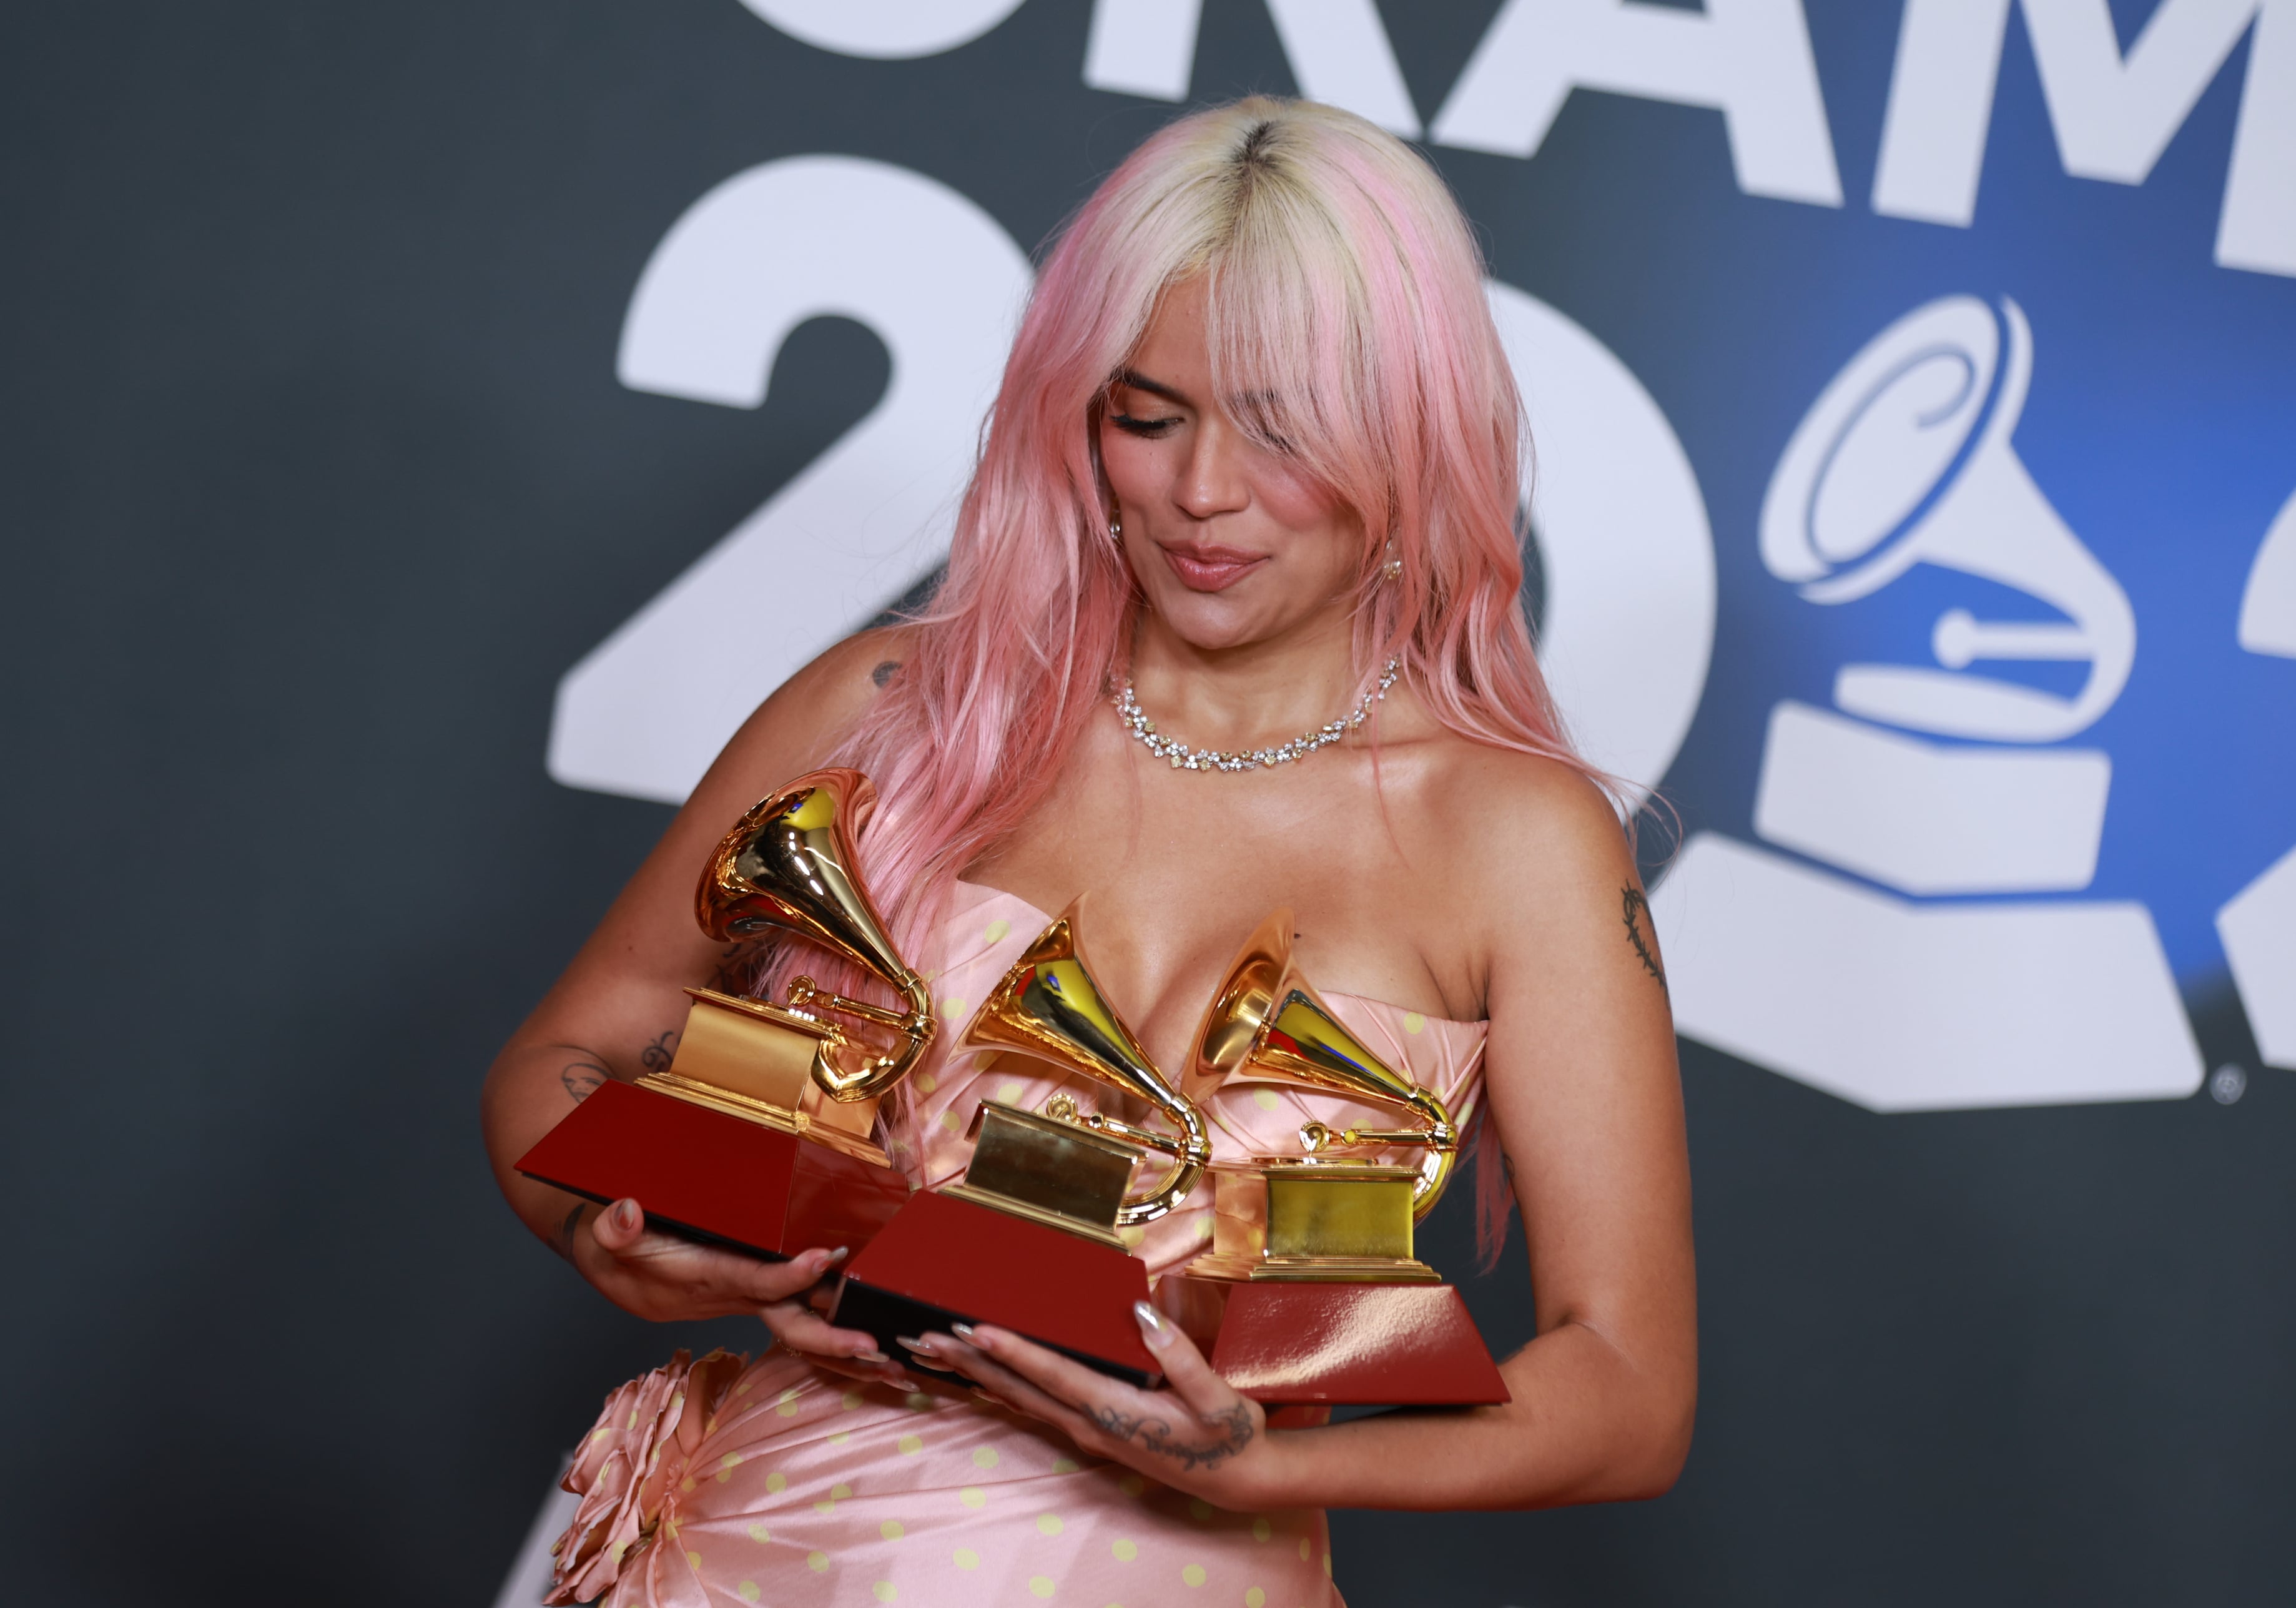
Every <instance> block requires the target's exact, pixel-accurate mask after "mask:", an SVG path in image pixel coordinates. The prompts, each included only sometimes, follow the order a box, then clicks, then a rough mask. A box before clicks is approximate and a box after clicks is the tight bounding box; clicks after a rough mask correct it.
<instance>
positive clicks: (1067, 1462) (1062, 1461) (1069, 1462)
mask: <svg viewBox="0 0 2296 1608" xmlns="http://www.w3.org/2000/svg"><path fill="white" fill-rule="evenodd" d="M1076 1472H1077V1465H1076V1462H1075V1460H1074V1459H1073V1458H1070V1457H1055V1458H1054V1459H1053V1473H1056V1474H1072V1473H1076Z"/></svg>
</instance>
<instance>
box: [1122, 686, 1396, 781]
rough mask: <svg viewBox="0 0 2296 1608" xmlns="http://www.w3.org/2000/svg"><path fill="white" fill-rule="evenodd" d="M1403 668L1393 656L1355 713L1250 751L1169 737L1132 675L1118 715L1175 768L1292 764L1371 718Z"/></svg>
mask: <svg viewBox="0 0 2296 1608" xmlns="http://www.w3.org/2000/svg"><path fill="white" fill-rule="evenodd" d="M1402 670H1403V660H1400V659H1390V660H1388V661H1387V669H1385V670H1383V671H1382V672H1381V674H1380V677H1379V685H1377V686H1374V687H1373V688H1372V689H1371V691H1369V692H1367V693H1365V694H1364V695H1363V701H1362V702H1360V703H1358V704H1357V705H1356V710H1355V713H1354V714H1352V715H1349V716H1346V717H1344V718H1341V719H1338V720H1334V721H1332V722H1331V723H1330V724H1329V725H1326V726H1316V728H1315V729H1314V730H1312V731H1305V732H1301V733H1300V734H1299V735H1298V736H1296V737H1294V738H1292V741H1291V742H1283V743H1278V744H1277V745H1276V746H1275V747H1274V748H1259V749H1254V750H1252V751H1251V752H1250V753H1248V754H1229V753H1222V752H1221V751H1219V750H1218V749H1216V748H1190V747H1189V746H1188V745H1187V744H1186V743H1185V742H1182V741H1181V740H1180V739H1179V738H1177V737H1167V736H1165V735H1163V734H1161V733H1160V732H1158V731H1157V729H1156V723H1155V722H1154V721H1153V720H1151V719H1150V718H1148V716H1147V714H1146V713H1145V712H1144V710H1142V709H1141V707H1140V700H1139V699H1137V698H1136V697H1134V696H1133V695H1132V677H1129V676H1127V677H1125V678H1124V685H1123V688H1122V690H1121V691H1119V693H1117V694H1116V718H1118V719H1119V720H1121V721H1123V722H1124V728H1125V729H1126V730H1127V731H1128V732H1130V733H1131V734H1133V735H1134V736H1136V737H1137V738H1139V739H1140V741H1141V742H1144V743H1145V744H1146V745H1147V748H1148V751H1149V752H1150V753H1152V754H1153V755H1155V756H1156V757H1157V758H1158V759H1165V760H1169V761H1170V763H1171V767H1172V768H1173V769H1174V770H1253V769H1256V768H1258V767H1260V766H1263V765H1265V766H1268V767H1274V766H1278V765H1289V764H1290V763H1291V762H1292V760H1294V759H1301V758H1304V757H1305V756H1307V755H1308V754H1312V753H1314V752H1315V751H1316V750H1317V749H1319V748H1323V747H1324V746H1326V745H1327V744H1330V743H1333V742H1338V741H1339V740H1340V739H1341V738H1342V737H1344V736H1346V735H1347V734H1349V732H1351V731H1354V730H1355V729H1356V728H1357V726H1361V725H1362V724H1363V723H1364V722H1365V721H1366V720H1368V719H1370V718H1371V706H1372V705H1373V704H1374V703H1377V702H1379V701H1381V700H1382V699H1383V698H1385V697H1386V696H1387V689H1388V688H1390V687H1391V686H1393V685H1395V678H1396V677H1397V676H1398V675H1400V674H1401V673H1402Z"/></svg>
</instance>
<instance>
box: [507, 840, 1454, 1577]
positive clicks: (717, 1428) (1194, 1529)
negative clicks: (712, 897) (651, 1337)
mask: <svg viewBox="0 0 2296 1608" xmlns="http://www.w3.org/2000/svg"><path fill="white" fill-rule="evenodd" d="M1050 920H1051V918H1050V917H1049V916H1047V915H1046V914H1045V913H1044V912H1042V911H1040V910H1037V908H1035V907H1033V906H1031V905H1029V903H1028V902H1027V901H1025V900H1023V899H1021V898H1016V897H1015V896H1013V895H1012V894H1009V893H1005V892H1001V891H998V890H994V889H989V888H985V887H980V886H977V885H975V884H971V883H959V884H958V885H957V887H956V890H955V896H954V897H953V898H952V899H951V901H950V909H949V913H948V914H947V916H946V917H945V918H944V919H943V920H942V921H941V922H940V923H939V925H938V926H937V927H936V929H935V930H934V931H933V932H932V933H931V936H930V937H929V939H927V941H926V943H925V944H924V945H923V946H922V953H921V954H920V955H919V956H918V957H917V959H918V961H919V962H920V963H921V964H919V970H920V971H921V972H923V973H924V975H925V976H926V977H927V978H928V979H930V980H931V982H932V984H933V990H934V994H935V996H936V1000H937V1004H938V1006H939V1015H940V1021H941V1032H940V1035H939V1038H938V1039H937V1040H936V1042H935V1045H934V1047H933V1048H932V1050H931V1051H930V1052H929V1053H928V1054H927V1056H926V1058H925V1059H924V1061H923V1062H922V1064H921V1065H920V1067H919V1068H918V1069H917V1071H914V1073H912V1074H911V1077H910V1080H909V1083H908V1086H907V1088H906V1094H905V1096H904V1098H903V1100H902V1101H901V1102H900V1110H899V1113H898V1116H897V1117H896V1119H895V1120H894V1122H893V1124H892V1128H891V1132H890V1135H889V1144H888V1148H889V1149H890V1152H891V1153H892V1156H893V1159H894V1161H895V1162H896V1163H897V1164H898V1165H899V1166H900V1167H901V1168H902V1169H903V1170H904V1171H905V1172H906V1173H907V1174H908V1176H909V1178H910V1181H911V1183H912V1185H915V1186H919V1187H923V1186H930V1185H939V1184H943V1183H947V1182H949V1181H951V1180H953V1179H955V1178H956V1177H959V1176H960V1175H962V1173H963V1172H964V1166H965V1162H966V1160H967V1158H968V1156H969V1154H970V1153H971V1149H972V1147H971V1145H970V1144H968V1143H967V1142H966V1141H965V1139H964V1133H965V1131H966V1129H967V1128H968V1126H969V1125H970V1123H971V1121H972V1113H973V1110H974V1108H975V1107H977V1106H978V1105H979V1104H980V1102H981V1101H982V1100H984V1099H990V1098H994V1099H998V1100H1005V1101H1010V1102H1013V1103H1019V1104H1022V1105H1026V1106H1029V1107H1032V1108H1033V1107H1036V1106H1038V1105H1040V1104H1042V1103H1043V1102H1044V1101H1046V1099H1048V1098H1049V1097H1050V1096H1051V1095H1052V1094H1053V1093H1054V1090H1055V1089H1057V1088H1060V1087H1063V1086H1064V1085H1066V1084H1068V1081H1069V1080H1068V1079H1064V1078H1062V1077H1061V1076H1059V1075H1058V1074H1056V1073H1055V1072H1054V1070H1053V1069H1052V1068H1050V1067H1049V1066H1046V1064H1045V1063H1043V1062H1031V1061H1028V1060H1024V1059H1021V1058H1018V1057H1013V1056H981V1055H972V1054H966V1055H952V1054H950V1053H949V1049H948V1046H952V1045H954V1044H955V1042H956V1041H957V1039H958V1038H961V1037H962V1036H963V1033H964V1026H965V1023H966V1021H968V1020H969V1019H970V1017H971V1015H972V1011H973V1008H974V1007H975V1006H976V1005H978V1004H979V1002H980V999H981V998H982V997H984V996H985V995H986V994H987V993H988V990H989V989H991V988H992V987H994V986H995V984H996V981H997V980H998V979H999V978H1001V977H1002V976H1003V975H1004V974H1005V972H1006V971H1007V970H1008V969H1009V968H1010V967H1011V966H1012V964H1013V962H1014V961H1016V960H1017V959H1019V958H1020V955H1021V950H1022V949H1023V948H1026V947H1027V946H1028V944H1029V942H1030V941H1031V940H1033V939H1035V938H1036V936H1037V933H1039V932H1040V931H1043V930H1044V928H1045V927H1046V924H1047V923H1049V922H1050ZM1324 998H1325V1000H1326V1001H1327V1002H1328V1003H1329V1004H1330V1005H1331V1006H1332V1008H1333V1012H1334V1013H1335V1014H1337V1015H1338V1016H1339V1018H1340V1019H1341V1022H1342V1023H1343V1024H1344V1025H1345V1026H1346V1027H1347V1028H1348V1029H1349V1031H1351V1032H1353V1033H1355V1034H1356V1035H1357V1037H1358V1038H1361V1039H1362V1040H1363V1042H1364V1044H1365V1046H1366V1047H1367V1048H1370V1049H1371V1050H1373V1051H1374V1052H1375V1053H1376V1054H1380V1055H1381V1056H1382V1057H1385V1058H1387V1059H1388V1060H1389V1061H1390V1064H1392V1065H1395V1066H1398V1067H1399V1068H1404V1069H1407V1070H1408V1071H1410V1073H1411V1075H1412V1076H1413V1077H1414V1078H1415V1079H1417V1080H1418V1081H1419V1083H1420V1084H1421V1085H1422V1086H1423V1087H1429V1088H1431V1089H1433V1090H1434V1091H1436V1092H1437V1093H1438V1094H1439V1095H1441V1097H1442V1098H1443V1100H1444V1101H1445V1103H1447V1105H1448V1106H1449V1107H1450V1109H1451V1111H1452V1112H1453V1114H1454V1115H1455V1116H1456V1118H1457V1119H1458V1120H1459V1121H1460V1124H1461V1126H1462V1127H1463V1128H1464V1126H1465V1125H1466V1122H1467V1120H1468V1118H1469V1117H1470V1116H1471V1115H1472V1113H1473V1112H1474V1110H1475V1108H1476V1106H1477V1104H1478V1103H1479V1102H1480V1098H1481V1094H1482V1057H1483V1039H1484V1033H1485V1025H1484V1024H1483V1023H1481V1022H1462V1021H1444V1020H1442V1019H1440V1018H1438V1017H1432V1016H1423V1015H1422V1014H1420V1013H1417V1012H1415V1011H1405V1010H1401V1009H1398V1007H1396V1006H1394V1005H1385V1004H1382V1003H1381V1002H1379V1001H1377V1000H1372V999H1365V998H1360V997H1356V996H1352V995H1347V994H1329V993H1327V994H1325V995H1324ZM1206 1115H1207V1117H1208V1119H1209V1122H1208V1126H1209V1127H1210V1130H1211V1136H1212V1142H1213V1154H1214V1158H1215V1160H1230V1161H1240V1160H1242V1159H1244V1158H1247V1157H1251V1156H1255V1155H1269V1154H1282V1153H1297V1152H1298V1150H1299V1148H1300V1142H1299V1128H1300V1124H1301V1123H1303V1122H1305V1121H1307V1120H1309V1119H1311V1118H1312V1119H1315V1120H1321V1121H1323V1122H1324V1123H1326V1124H1328V1125H1329V1126H1331V1127H1333V1128H1340V1127H1343V1126H1345V1125H1346V1124H1347V1123H1349V1122H1350V1121H1364V1122H1368V1123H1370V1124H1371V1125H1373V1126H1386V1125H1388V1124H1389V1123H1390V1121H1391V1120H1392V1116H1393V1113H1392V1112H1386V1111H1383V1110H1381V1109H1378V1108H1374V1107H1369V1106H1358V1105H1355V1104H1353V1103H1349V1102H1348V1101H1345V1100H1341V1099H1339V1098H1336V1097H1332V1096H1325V1095H1310V1094H1295V1093H1292V1092H1291V1091H1288V1090H1283V1089H1276V1088H1268V1087H1259V1088H1243V1089H1231V1090H1226V1091H1223V1092H1222V1093H1220V1094H1218V1095H1215V1096H1213V1098H1212V1099H1211V1101H1210V1103H1209V1104H1208V1106H1207V1108H1206ZM1394 1159H1404V1158H1402V1157H1400V1156H1398V1157H1396V1158H1394ZM1211 1198H1212V1190H1211V1187H1210V1180H1209V1179H1207V1180H1206V1181H1205V1183H1204V1185H1202V1186H1201V1187H1200V1188H1199V1189H1198V1190H1197V1191H1196V1193H1195V1194H1193V1195H1192V1196H1190V1198H1189V1199H1188V1201H1187V1202H1185V1203H1184V1204H1183V1205H1182V1207H1181V1208H1179V1209H1178V1210H1175V1211H1173V1212H1171V1213H1169V1214H1168V1215H1167V1216H1165V1217H1164V1218H1160V1219H1159V1220H1158V1221H1156V1222H1155V1223H1152V1224H1151V1225H1149V1226H1148V1227H1147V1228H1146V1229H1145V1231H1144V1232H1143V1231H1141V1230H1137V1229H1135V1230H1128V1231H1127V1235H1128V1238H1129V1239H1131V1240H1132V1242H1133V1243H1134V1244H1135V1246H1136V1250H1137V1251H1138V1253H1139V1255H1140V1256H1141V1257H1142V1258H1143V1259H1144V1260H1145V1261H1146V1262H1147V1264H1148V1268H1149V1275H1150V1277H1151V1278H1152V1279H1154V1278H1156V1277H1159V1276H1161V1275H1162V1274H1164V1273H1166V1272H1169V1271H1170V1270H1171V1269H1173V1268H1177V1267H1179V1266H1180V1265H1181V1264H1182V1263H1184V1262H1185V1261H1187V1260H1188V1259H1190V1258H1191V1257H1193V1256H1194V1255H1196V1254H1197V1253H1198V1252H1199V1251H1201V1250H1203V1249H1204V1248H1205V1247H1206V1245H1207V1244H1208V1243H1209V1242H1210V1239H1211V1235H1212V1210H1211ZM566 1489H568V1490H570V1491H573V1492H577V1493H578V1494H579V1495H580V1496H581V1497H582V1501H581V1505H580V1506H579V1508H578V1510H577V1512H576V1514H575V1516H574V1520H573V1522H572V1523H571V1524H570V1526H569V1527H568V1529H567V1530H566V1533H565V1534H564V1535H563V1536H562V1537H561V1538H560V1539H559V1543H558V1546H557V1548H556V1557H557V1571H556V1576H555V1579H554V1585H553V1591H552V1593H551V1595H550V1596H549V1597H548V1599H547V1600H548V1601H549V1602H551V1603H587V1602H592V1601H594V1600H600V1599H603V1600H604V1601H605V1602H607V1603H609V1604H612V1605H613V1608H637V1605H640V1604H643V1605H644V1608H702V1604H741V1603H762V1604H769V1605H771V1608H849V1605H850V1608H864V1605H865V1604H880V1603H898V1604H909V1605H911V1608H991V1605H992V1604H994V1605H997V1608H1003V1605H1005V1604H1023V1605H1025V1604H1037V1603H1049V1604H1062V1605H1074V1608H1122V1605H1123V1604H1132V1605H1133V1608H1149V1605H1151V1604H1171V1603H1199V1602H1201V1603H1202V1604H1206V1608H1215V1605H1216V1608H1234V1605H1235V1604H1242V1608H1339V1604H1340V1596H1339V1593H1338V1590H1337V1589H1336V1587H1333V1583H1332V1553H1331V1541H1330V1530H1329V1527H1328V1525H1327V1524H1326V1522H1325V1520H1324V1514H1323V1513H1322V1511H1321V1510H1319V1509H1299V1510H1291V1511H1277V1512H1268V1513H1231V1512H1228V1511H1226V1510H1224V1509H1220V1508H1216V1507H1214V1506H1212V1505H1210V1503H1208V1502H1205V1501H1202V1500H1201V1499H1198V1498H1192V1497H1187V1496H1185V1495H1183V1494H1182V1493H1180V1492H1177V1491H1175V1490H1172V1489H1168V1488H1167V1487H1165V1486H1162V1485H1160V1484H1159V1483H1157V1482H1156V1481H1153V1480H1151V1479H1147V1478H1145V1477H1144V1476H1143V1475H1141V1474H1139V1473H1135V1472H1134V1471H1133V1470H1131V1469H1129V1468H1127V1467H1125V1466H1123V1465H1122V1464H1111V1463H1105V1462H1102V1461H1099V1460H1097V1459H1095V1458H1090V1457H1087V1456H1084V1455H1083V1454H1081V1453H1080V1452H1078V1449H1077V1448H1075V1447H1074V1446H1073V1445H1071V1444H1070V1442H1069V1441H1068V1440H1066V1439H1065V1438H1064V1437H1062V1435H1060V1434H1059V1433H1057V1432H1054V1431H1053V1430H1051V1429H1049V1428H1047V1427H1046V1426H1044V1425H1042V1424H1039V1423H1035V1422H1034V1421H1032V1420H1029V1419H1024V1418H1021V1417H1018V1416H1016V1415H1013V1414H1010V1413H1006V1412H1004V1411H1002V1410H1000V1409H997V1408H994V1407H988V1406H985V1405H983V1404H981V1403H980V1402H978V1401H976V1400H972V1399H947V1398H945V1397H941V1396H933V1395H924V1394H915V1395H904V1394H903V1393H902V1392H900V1391H895V1390H892V1389H890V1388H889V1387H885V1386H875V1385H863V1384H860V1383H858V1382H856V1381H853V1380H850V1379H848V1378H846V1377H844V1376H843V1375H841V1374H832V1373H830V1372H828V1371H827V1370H825V1369H822V1368H818V1367H816V1366H813V1365H812V1364H811V1363H810V1362H808V1361H807V1360H806V1359H805V1358H801V1357H799V1356H795V1355H792V1354H791V1353H790V1352H787V1351H783V1350H778V1349H775V1350H767V1351H766V1352H764V1353H762V1354H761V1355H759V1356H758V1357H757V1358H754V1359H751V1358H744V1357H738V1356H734V1355H732V1354H730V1353H726V1352H715V1353H712V1354H711V1355H710V1356H709V1357H706V1358H701V1360H699V1361H694V1360H693V1359H691V1358H689V1357H687V1355H686V1354H685V1353H684V1352H680V1353H679V1354H678V1356H677V1357H676V1358H674V1359H673V1360H672V1362H671V1363H670V1364H669V1365H668V1366H665V1367H662V1368H659V1369H656V1370H655V1371H654V1372H653V1373H652V1374H647V1375H645V1376H644V1378H641V1379H636V1380H633V1381H631V1382H629V1383H627V1384H626V1385H624V1386H622V1387H621V1388H620V1389H619V1391H616V1392H615V1393H614V1394H613V1395H612V1396H611V1397H609V1398H608V1399H607V1402H606V1407H605V1410H604V1411H603V1413H602V1414H601V1415H600V1417H599V1419H598V1422H597V1423H596V1425H595V1426H594V1428H593V1429H592V1430H591V1431H590V1432H589V1433H588V1435H587V1436H586V1438H585V1440H584V1441H583V1443H582V1444H581V1446H580V1447H579V1448H578V1449H577V1451H576V1455H575V1460H574V1464H573V1466H572V1467H571V1468H570V1470H569V1472H568V1473H567V1476H566Z"/></svg>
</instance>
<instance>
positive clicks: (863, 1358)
mask: <svg viewBox="0 0 2296 1608" xmlns="http://www.w3.org/2000/svg"><path fill="white" fill-rule="evenodd" d="M853 1360H854V1361H856V1362H890V1361H892V1360H893V1359H892V1358H890V1357H888V1356H886V1355H885V1354H884V1353H883V1352H882V1351H880V1350H877V1348H876V1347H874V1346H872V1347H870V1348H869V1349H868V1350H865V1351H856V1352H854V1353H853Z"/></svg>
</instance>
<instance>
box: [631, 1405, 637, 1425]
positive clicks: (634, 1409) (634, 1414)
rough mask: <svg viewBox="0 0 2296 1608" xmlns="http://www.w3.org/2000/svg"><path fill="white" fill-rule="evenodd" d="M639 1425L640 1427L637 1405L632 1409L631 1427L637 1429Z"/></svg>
mask: <svg viewBox="0 0 2296 1608" xmlns="http://www.w3.org/2000/svg"><path fill="white" fill-rule="evenodd" d="M637 1427H638V1410H637V1408H635V1407H632V1408H631V1409H630V1428H632V1429H635V1428H637Z"/></svg>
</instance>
